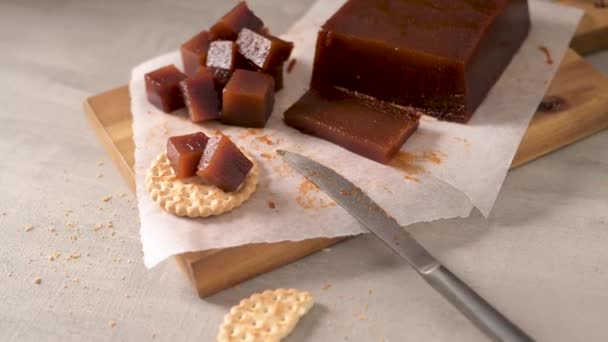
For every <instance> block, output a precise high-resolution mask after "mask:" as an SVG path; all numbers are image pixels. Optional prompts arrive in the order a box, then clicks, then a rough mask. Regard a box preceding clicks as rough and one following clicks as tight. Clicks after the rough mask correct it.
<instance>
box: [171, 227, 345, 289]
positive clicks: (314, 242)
mask: <svg viewBox="0 0 608 342" xmlns="http://www.w3.org/2000/svg"><path fill="white" fill-rule="evenodd" d="M350 237H351V236H344V237H336V238H315V239H307V240H302V241H282V242H273V243H256V244H248V245H243V246H237V247H231V248H224V249H221V250H217V253H213V254H211V255H206V256H205V257H200V258H197V257H192V256H188V255H187V254H189V253H185V254H181V255H178V256H176V258H177V259H181V260H179V262H178V263H181V264H183V265H185V269H186V272H188V274H189V276H190V277H189V278H190V281H191V283H192V285H193V286H194V288H195V289H196V291H197V293H198V295H199V297H200V298H205V297H208V296H211V295H213V294H215V293H217V292H219V291H222V290H224V289H227V288H230V287H232V286H235V285H237V284H240V283H242V282H244V281H246V280H249V279H251V278H254V277H256V276H258V275H260V274H263V273H267V272H270V271H272V270H274V269H276V268H278V267H280V266H283V265H287V264H289V263H292V262H294V261H296V260H299V259H301V258H303V257H305V256H308V255H310V254H313V253H315V252H318V251H320V250H322V249H324V248H327V247H330V246H332V245H335V244H337V243H339V242H342V241H345V240H347V239H348V238H350ZM196 253H197V252H195V254H196ZM226 264H230V265H232V267H231V268H230V269H228V270H227V269H226ZM188 270H189V271H188ZM209 274H222V277H218V278H210V277H208V275H209Z"/></svg>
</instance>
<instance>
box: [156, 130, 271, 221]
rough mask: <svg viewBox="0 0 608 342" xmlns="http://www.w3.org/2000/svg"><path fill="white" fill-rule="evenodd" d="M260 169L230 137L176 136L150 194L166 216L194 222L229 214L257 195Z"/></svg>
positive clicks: (161, 160) (158, 161) (158, 167)
mask: <svg viewBox="0 0 608 342" xmlns="http://www.w3.org/2000/svg"><path fill="white" fill-rule="evenodd" d="M258 179H259V168H258V166H257V163H256V162H255V160H254V159H253V157H252V156H251V155H250V154H249V153H247V152H244V151H242V150H241V149H239V148H238V147H236V145H234V144H233V143H232V141H230V139H229V138H228V137H226V136H223V135H220V136H217V137H211V138H209V137H207V136H206V135H205V134H204V133H202V132H198V133H194V134H188V135H183V136H176V137H171V138H169V140H168V141H167V152H166V153H161V154H160V155H159V156H158V157H157V158H156V159H155V160H154V161H153V162H152V165H151V166H150V168H149V169H148V173H147V175H146V179H145V184H146V190H147V191H148V193H150V196H151V197H152V199H153V200H154V201H155V202H156V203H157V204H158V205H159V206H160V207H161V208H163V209H164V210H165V211H167V212H169V213H172V214H175V215H178V216H188V217H207V216H212V215H219V214H222V213H225V212H228V211H230V210H232V209H234V208H236V207H238V206H240V205H241V204H243V203H244V202H245V201H246V200H247V199H249V197H251V195H252V194H253V193H254V192H255V189H256V187H257V183H258Z"/></svg>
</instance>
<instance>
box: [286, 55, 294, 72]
mask: <svg viewBox="0 0 608 342" xmlns="http://www.w3.org/2000/svg"><path fill="white" fill-rule="evenodd" d="M294 66H296V59H295V58H292V59H291V60H290V61H289V64H287V73H288V74H289V73H291V71H292V70H293V67H294Z"/></svg>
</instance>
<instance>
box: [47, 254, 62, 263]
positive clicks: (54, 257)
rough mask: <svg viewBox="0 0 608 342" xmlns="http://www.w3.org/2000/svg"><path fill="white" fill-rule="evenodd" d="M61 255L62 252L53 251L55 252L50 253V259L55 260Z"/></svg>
mask: <svg viewBox="0 0 608 342" xmlns="http://www.w3.org/2000/svg"><path fill="white" fill-rule="evenodd" d="M60 256H61V253H59V252H53V253H51V255H49V261H55V260H57V259H59V257H60Z"/></svg>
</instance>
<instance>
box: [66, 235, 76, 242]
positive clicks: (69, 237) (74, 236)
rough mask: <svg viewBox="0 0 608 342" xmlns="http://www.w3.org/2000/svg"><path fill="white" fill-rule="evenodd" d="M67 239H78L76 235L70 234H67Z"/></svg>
mask: <svg viewBox="0 0 608 342" xmlns="http://www.w3.org/2000/svg"><path fill="white" fill-rule="evenodd" d="M68 239H70V240H72V241H76V240H78V235H70V236H68Z"/></svg>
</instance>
